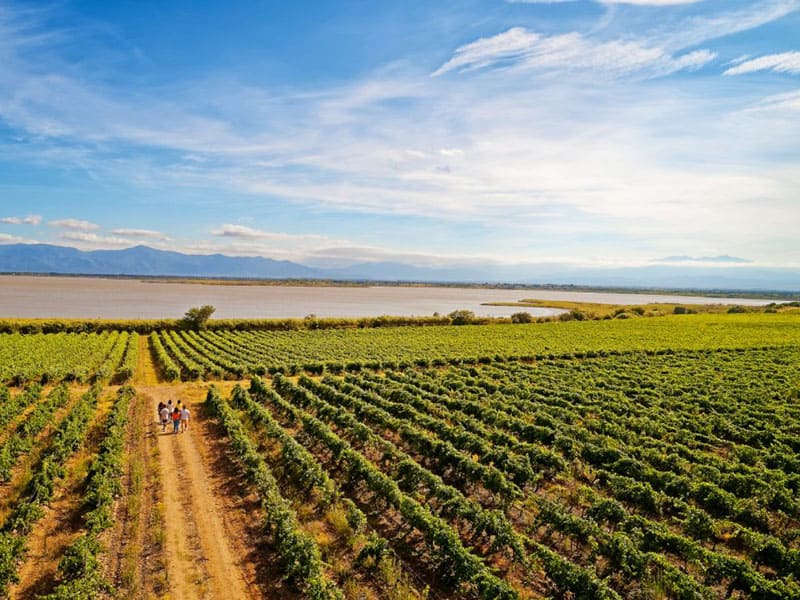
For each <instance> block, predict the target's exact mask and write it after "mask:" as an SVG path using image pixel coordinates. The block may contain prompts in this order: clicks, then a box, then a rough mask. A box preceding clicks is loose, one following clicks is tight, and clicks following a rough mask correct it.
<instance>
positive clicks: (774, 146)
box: [0, 0, 800, 268]
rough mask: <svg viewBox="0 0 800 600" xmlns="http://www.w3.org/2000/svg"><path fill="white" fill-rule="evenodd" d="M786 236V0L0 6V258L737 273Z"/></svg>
mask: <svg viewBox="0 0 800 600" xmlns="http://www.w3.org/2000/svg"><path fill="white" fill-rule="evenodd" d="M799 231H800V0H748V1H743V0H549V1H548V0H527V1H526V0H518V1H503V0H483V1H477V0H458V1H436V0H403V1H388V0H387V1H386V2H366V1H363V0H360V1H355V0H349V1H347V0H345V1H335V0H330V1H327V2H322V1H315V0H304V1H303V2H293V3H285V2H280V3H279V2H265V1H262V2H252V1H241V2H239V1H227V2H200V1H197V0H195V1H192V2H189V1H181V0H176V1H171V2H162V1H160V0H153V1H151V0H137V1H135V2H134V1H122V0H121V1H115V2H106V1H103V2H100V1H97V2H95V1H76V0H72V1H71V0H61V1H59V2H53V3H47V2H16V1H12V2H8V1H5V0H0V243H17V242H25V243H29V242H44V243H54V244H60V245H69V246H74V247H78V248H81V249H85V250H89V249H100V248H103V249H114V248H125V247H130V246H134V245H138V244H145V245H148V246H152V247H156V248H162V249H170V250H178V251H181V252H189V253H212V252H222V253H224V254H231V255H253V256H256V255H257V256H266V257H270V258H276V259H288V260H294V261H297V262H302V263H304V264H309V265H314V266H342V265H346V264H351V263H356V262H361V261H404V262H410V263H413V264H418V265H427V266H440V265H449V264H461V263H465V264H466V263H471V262H490V263H491V262H496V263H503V264H505V263H509V264H517V263H520V264H522V263H524V264H529V263H530V264H539V263H554V264H562V263H563V264H573V265H581V266H602V267H607V266H625V265H644V264H653V263H658V262H662V261H663V262H670V263H674V262H675V260H676V259H675V258H674V257H684V258H682V259H681V260H684V261H686V262H687V263H689V264H691V263H692V262H698V263H702V264H703V265H705V266H708V265H710V264H715V261H716V259H715V257H735V258H736V259H738V260H731V259H730V258H727V259H724V260H723V259H720V260H719V264H720V268H723V267H724V268H735V266H736V265H743V264H746V265H749V266H751V267H752V266H754V265H755V266H758V265H763V266H770V267H797V266H799V265H800V243H799V242H798V232H799ZM664 259H667V260H666V261H664Z"/></svg>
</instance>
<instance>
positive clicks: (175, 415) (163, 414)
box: [158, 400, 189, 433]
mask: <svg viewBox="0 0 800 600" xmlns="http://www.w3.org/2000/svg"><path fill="white" fill-rule="evenodd" d="M158 417H159V419H161V431H166V430H167V425H169V422H170V421H172V433H179V432H181V431H186V430H187V429H189V407H188V406H186V405H185V404H184V405H181V404H180V403H179V402H176V403H175V404H173V403H172V400H170V401H169V402H167V403H166V404H164V403H163V402H159V403H158Z"/></svg>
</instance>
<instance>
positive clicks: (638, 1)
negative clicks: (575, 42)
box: [506, 0, 703, 6]
mask: <svg viewBox="0 0 800 600" xmlns="http://www.w3.org/2000/svg"><path fill="white" fill-rule="evenodd" d="M702 1H703V0H596V2H598V3H601V4H634V5H637V6H676V5H679V4H695V3H696V2H702ZM506 2H508V3H510V4H559V3H562V2H577V0H506Z"/></svg>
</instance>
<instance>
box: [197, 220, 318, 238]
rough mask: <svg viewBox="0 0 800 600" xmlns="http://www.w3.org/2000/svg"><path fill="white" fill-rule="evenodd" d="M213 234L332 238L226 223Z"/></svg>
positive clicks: (246, 236)
mask: <svg viewBox="0 0 800 600" xmlns="http://www.w3.org/2000/svg"><path fill="white" fill-rule="evenodd" d="M211 233H212V234H213V235H216V236H220V237H233V238H243V239H249V240H279V241H290V240H304V241H308V240H317V241H325V240H329V239H330V238H328V237H326V236H323V235H310V234H301V235H296V234H289V233H278V232H274V231H264V230H263V229H254V228H252V227H247V226H245V225H230V224H225V225H222V226H221V227H219V228H218V229H215V230H213V231H212V232H211Z"/></svg>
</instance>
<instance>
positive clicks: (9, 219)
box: [0, 215, 42, 225]
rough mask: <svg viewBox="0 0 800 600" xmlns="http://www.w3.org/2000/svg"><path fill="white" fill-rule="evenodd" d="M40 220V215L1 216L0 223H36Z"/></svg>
mask: <svg viewBox="0 0 800 600" xmlns="http://www.w3.org/2000/svg"><path fill="white" fill-rule="evenodd" d="M41 222H42V217H41V215H28V216H27V217H3V218H0V223H3V224H5V225H38V224H39V223H41Z"/></svg>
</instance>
